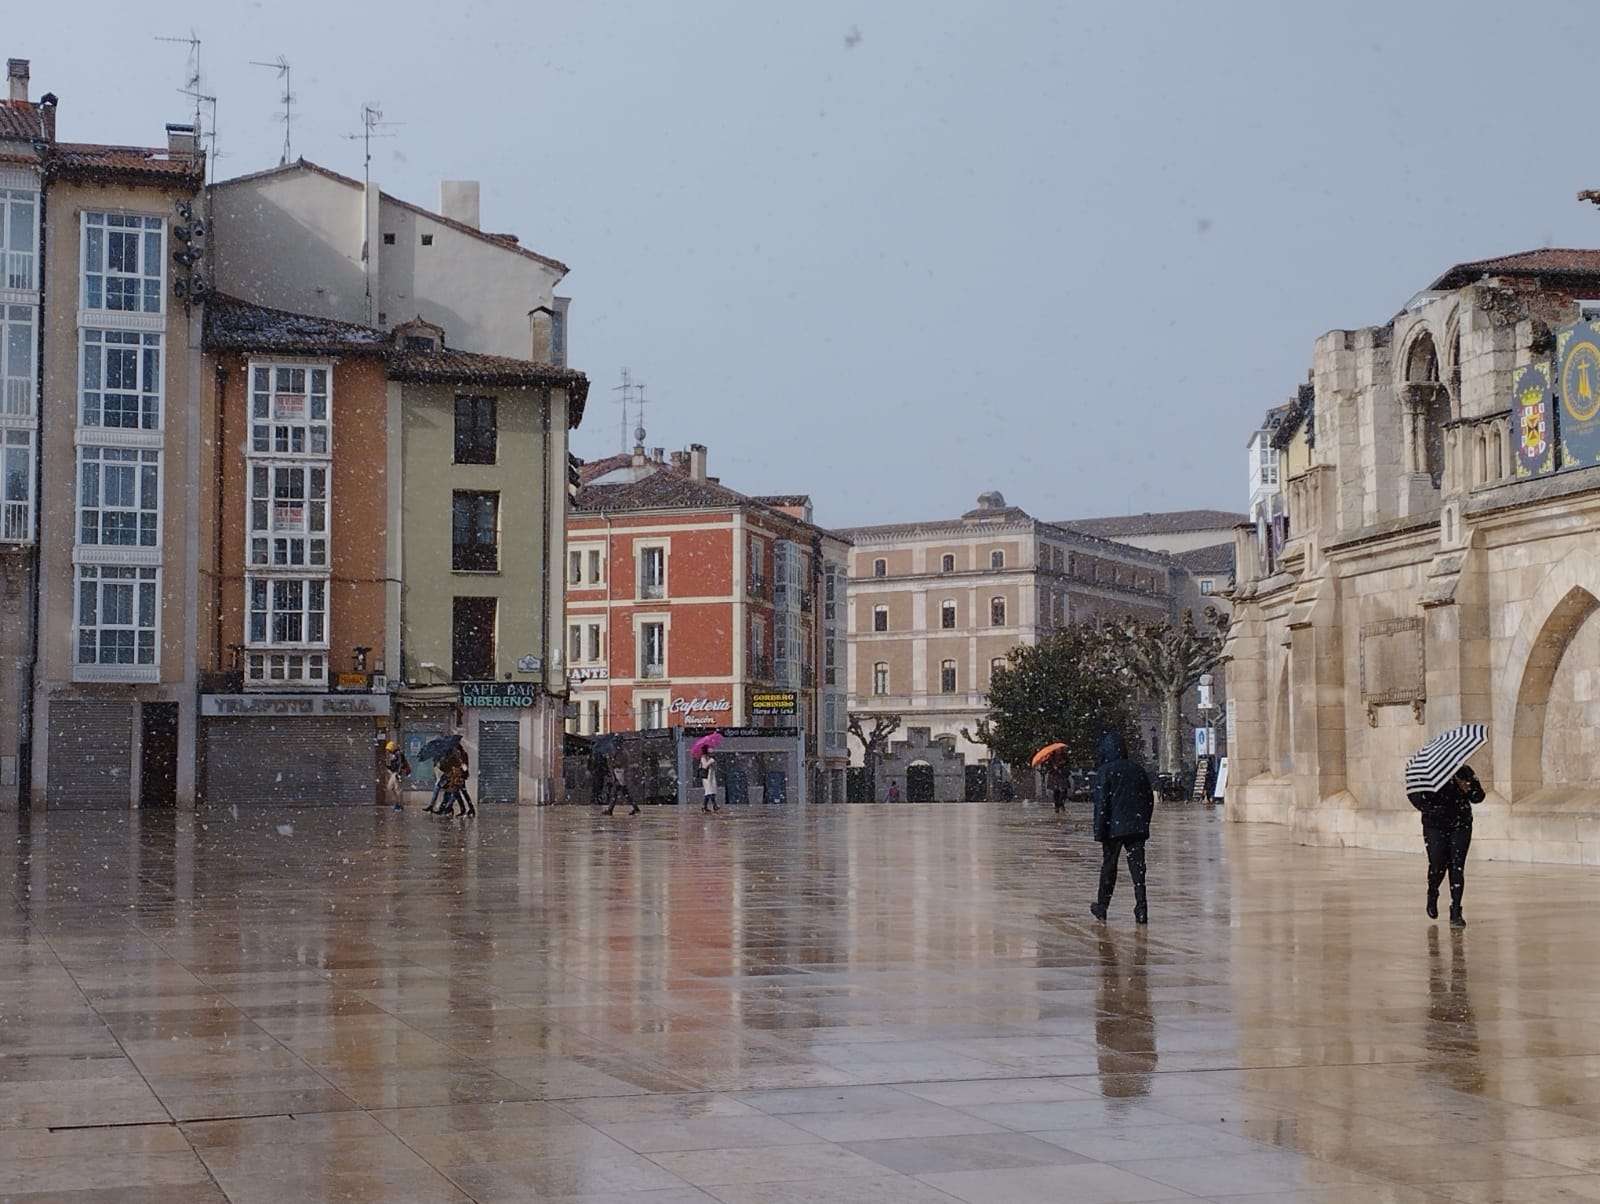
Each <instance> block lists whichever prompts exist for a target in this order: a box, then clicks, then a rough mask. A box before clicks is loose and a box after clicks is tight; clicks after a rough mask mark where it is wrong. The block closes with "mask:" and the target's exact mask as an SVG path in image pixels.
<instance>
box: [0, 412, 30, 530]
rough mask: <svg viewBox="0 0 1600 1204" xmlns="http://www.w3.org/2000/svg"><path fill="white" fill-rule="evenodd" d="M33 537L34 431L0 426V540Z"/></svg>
mask: <svg viewBox="0 0 1600 1204" xmlns="http://www.w3.org/2000/svg"><path fill="white" fill-rule="evenodd" d="M32 538H33V432H32V431H31V430H17V429H10V430H0V542H5V543H22V542H25V541H27V540H31V539H32Z"/></svg>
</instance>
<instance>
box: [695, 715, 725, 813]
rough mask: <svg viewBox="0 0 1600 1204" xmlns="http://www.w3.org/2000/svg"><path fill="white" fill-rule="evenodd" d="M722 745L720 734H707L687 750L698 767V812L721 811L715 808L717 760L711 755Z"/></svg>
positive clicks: (719, 808) (717, 807)
mask: <svg viewBox="0 0 1600 1204" xmlns="http://www.w3.org/2000/svg"><path fill="white" fill-rule="evenodd" d="M721 743H722V733H721V732H708V733H707V734H706V735H704V736H701V737H700V738H699V739H698V740H696V741H695V742H694V743H693V744H692V745H691V746H690V748H689V753H690V755H691V756H693V757H694V758H695V763H696V764H697V765H699V767H700V773H701V780H700V790H701V799H702V801H701V803H700V810H701V811H704V812H711V811H721V810H722V808H721V807H719V806H717V759H716V758H715V757H713V756H712V755H711V753H712V751H713V750H714V749H715V748H716V747H717V745H719V744H721Z"/></svg>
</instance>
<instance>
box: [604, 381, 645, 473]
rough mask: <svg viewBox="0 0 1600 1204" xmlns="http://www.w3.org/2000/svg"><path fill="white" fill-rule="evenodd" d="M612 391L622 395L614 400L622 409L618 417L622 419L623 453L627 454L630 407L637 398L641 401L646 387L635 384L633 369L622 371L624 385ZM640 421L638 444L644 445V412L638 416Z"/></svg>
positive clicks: (620, 427)
mask: <svg viewBox="0 0 1600 1204" xmlns="http://www.w3.org/2000/svg"><path fill="white" fill-rule="evenodd" d="M611 391H612V392H613V393H620V394H622V396H621V397H617V398H614V400H615V401H617V402H618V403H619V404H620V405H621V407H622V413H621V414H620V415H619V416H618V417H619V419H620V423H619V431H620V433H621V438H622V451H623V452H624V453H626V452H627V450H628V405H629V404H630V403H631V402H632V401H633V400H634V398H635V396H638V397H639V398H641V399H642V398H643V396H644V386H643V385H642V384H636V383H635V382H634V379H633V371H632V369H629V368H624V369H623V370H622V383H621V384H620V385H615V386H613V387H612V390H611ZM638 421H639V429H638V442H640V443H643V442H644V414H643V412H642V411H641V412H640V413H639V415H638Z"/></svg>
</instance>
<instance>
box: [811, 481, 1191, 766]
mask: <svg viewBox="0 0 1600 1204" xmlns="http://www.w3.org/2000/svg"><path fill="white" fill-rule="evenodd" d="M840 534H842V535H843V536H845V538H847V539H849V540H851V541H852V542H853V543H854V544H855V547H854V550H853V551H852V552H851V558H850V656H849V663H850V711H851V713H852V714H866V715H874V714H880V715H881V714H895V715H900V716H901V717H902V719H903V720H904V723H905V725H906V726H907V728H910V727H913V726H914V727H926V728H929V729H930V730H931V731H932V733H933V738H934V739H935V740H943V741H945V742H946V743H947V744H949V745H950V746H951V747H953V748H954V749H955V750H956V751H958V752H960V753H962V754H963V755H964V756H965V757H966V759H967V762H968V763H969V764H973V763H976V762H978V761H981V760H987V759H988V756H989V750H988V748H987V747H986V746H984V745H981V744H976V743H974V742H973V741H971V740H969V739H968V738H967V737H966V736H965V735H963V732H971V731H973V730H974V729H975V728H976V727H977V725H978V722H979V720H981V719H982V718H983V717H984V716H985V715H986V714H988V692H989V679H990V676H991V674H992V673H993V671H994V668H995V667H996V666H997V665H999V664H1001V663H1003V662H1004V661H1005V658H1006V655H1007V653H1009V652H1010V651H1011V650H1012V649H1013V648H1015V647H1017V646H1019V645H1022V646H1027V645H1032V644H1036V643H1038V642H1039V639H1040V638H1041V637H1042V636H1044V635H1045V634H1047V633H1048V632H1049V631H1051V630H1052V629H1054V628H1056V627H1059V626H1064V625H1065V624H1067V623H1072V622H1082V621H1088V620H1093V619H1096V618H1106V619H1109V618H1115V617H1120V616H1123V615H1132V616H1134V617H1137V618H1141V619H1149V620H1161V619H1170V618H1172V617H1174V616H1175V605H1176V597H1177V594H1178V588H1179V583H1180V580H1181V578H1182V576H1183V574H1182V570H1181V569H1179V568H1178V567H1177V566H1176V564H1175V562H1174V561H1173V559H1172V558H1171V557H1170V556H1167V555H1165V554H1164V553H1161V552H1152V551H1148V550H1146V549H1143V548H1135V547H1130V546H1128V545H1126V544H1119V543H1113V542H1112V541H1110V540H1106V539H1098V538H1095V537H1094V536H1091V535H1085V534H1083V533H1081V532H1077V531H1071V530H1068V529H1067V528H1065V527H1061V526H1057V525H1055V524H1052V523H1047V522H1041V521H1040V520H1039V519H1036V518H1033V517H1032V516H1031V515H1029V514H1027V513H1026V512H1024V511H1022V510H1020V509H1018V508H1017V507H1015V506H1008V505H1006V502H1005V498H1004V497H1002V496H1001V495H1000V494H999V493H998V492H989V493H985V494H983V495H982V496H980V497H979V498H978V505H977V507H976V508H975V509H973V510H969V511H968V512H967V513H966V514H963V515H962V516H961V517H960V518H955V519H942V520H935V521H931V522H921V523H897V524H890V525H885V526H874V527H851V528H846V529H845V530H843V531H841V532H840ZM853 751H855V752H856V753H857V754H858V755H859V750H853Z"/></svg>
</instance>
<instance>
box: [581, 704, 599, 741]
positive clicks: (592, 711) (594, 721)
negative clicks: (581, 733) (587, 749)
mask: <svg viewBox="0 0 1600 1204" xmlns="http://www.w3.org/2000/svg"><path fill="white" fill-rule="evenodd" d="M583 709H584V717H585V718H586V719H587V720H588V728H589V731H588V734H589V735H591V736H598V735H599V734H600V733H601V731H602V730H603V728H604V725H605V709H604V708H603V707H601V705H600V700H599V699H598V698H586V699H584V701H583ZM579 726H580V727H582V726H584V725H583V724H582V723H580V724H579Z"/></svg>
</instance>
